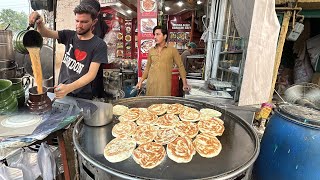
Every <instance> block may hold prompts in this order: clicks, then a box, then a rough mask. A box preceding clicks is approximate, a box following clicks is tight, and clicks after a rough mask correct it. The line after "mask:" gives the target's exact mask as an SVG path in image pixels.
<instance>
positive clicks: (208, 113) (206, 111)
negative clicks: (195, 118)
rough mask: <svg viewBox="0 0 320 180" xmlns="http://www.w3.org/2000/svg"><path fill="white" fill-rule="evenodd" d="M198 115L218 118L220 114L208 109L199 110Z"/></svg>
mask: <svg viewBox="0 0 320 180" xmlns="http://www.w3.org/2000/svg"><path fill="white" fill-rule="evenodd" d="M200 113H201V114H202V115H206V116H211V117H220V116H221V115H222V113H221V112H219V111H217V110H214V109H210V108H203V109H200Z"/></svg>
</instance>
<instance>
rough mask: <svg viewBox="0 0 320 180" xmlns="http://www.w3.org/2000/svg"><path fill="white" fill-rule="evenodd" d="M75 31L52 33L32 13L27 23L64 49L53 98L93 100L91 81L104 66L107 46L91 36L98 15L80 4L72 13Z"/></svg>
mask: <svg viewBox="0 0 320 180" xmlns="http://www.w3.org/2000/svg"><path fill="white" fill-rule="evenodd" d="M73 12H74V14H75V25H76V31H73V30H61V31H54V30H50V29H48V28H46V27H45V25H44V22H43V19H42V18H38V17H39V16H40V15H39V13H38V12H32V13H31V14H30V16H29V23H30V24H36V25H37V30H38V31H39V33H40V34H41V35H42V36H43V37H48V38H53V39H57V40H58V42H59V43H61V44H64V45H65V52H64V57H63V60H62V64H61V69H60V74H59V80H58V85H57V86H56V87H55V89H54V92H55V95H56V98H63V97H65V96H66V95H68V96H73V97H78V98H84V99H92V98H93V93H92V91H93V89H92V81H93V80H94V79H95V77H96V75H97V72H98V70H99V67H100V64H102V63H107V62H108V60H107V57H108V56H107V45H106V44H105V42H104V41H103V40H102V39H100V38H99V37H98V36H95V35H94V34H93V33H92V30H93V26H94V25H95V23H96V22H97V14H98V12H97V11H96V10H95V9H94V8H93V7H92V6H90V5H87V4H80V5H78V6H76V7H75V9H74V11H73Z"/></svg>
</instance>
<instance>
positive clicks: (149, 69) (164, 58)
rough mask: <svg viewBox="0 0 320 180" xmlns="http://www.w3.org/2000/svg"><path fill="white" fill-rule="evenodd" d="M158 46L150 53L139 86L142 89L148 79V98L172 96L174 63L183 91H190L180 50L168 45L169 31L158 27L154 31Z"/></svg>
mask: <svg viewBox="0 0 320 180" xmlns="http://www.w3.org/2000/svg"><path fill="white" fill-rule="evenodd" d="M153 35H154V39H155V41H156V46H155V47H153V48H151V49H150V50H149V53H148V62H147V66H146V69H145V70H144V73H143V75H142V77H141V79H140V81H139V82H138V84H137V86H136V87H137V88H138V89H140V88H141V85H142V82H143V81H144V80H145V79H147V93H146V95H147V96H171V78H172V68H173V63H175V64H176V65H177V66H178V68H179V73H180V77H181V79H182V83H183V90H184V91H188V90H189V89H190V87H189V86H188V83H187V79H186V71H185V68H184V66H183V63H182V61H181V56H180V54H179V52H178V50H177V49H176V48H174V47H170V46H168V45H167V43H166V41H167V38H168V32H167V29H165V28H163V27H161V26H156V27H154V29H153Z"/></svg>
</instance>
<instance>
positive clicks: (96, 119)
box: [81, 100, 113, 126]
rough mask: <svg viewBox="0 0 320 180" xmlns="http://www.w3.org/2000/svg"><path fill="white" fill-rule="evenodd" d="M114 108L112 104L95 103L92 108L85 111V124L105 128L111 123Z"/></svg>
mask: <svg viewBox="0 0 320 180" xmlns="http://www.w3.org/2000/svg"><path fill="white" fill-rule="evenodd" d="M81 101H82V100H81ZM94 106H96V107H94ZM112 108H113V106H112V104H108V103H102V102H95V104H91V105H90V107H89V106H87V108H84V109H83V117H84V123H85V124H86V125H88V126H104V125H107V124H109V123H111V122H112V115H113V111H112Z"/></svg>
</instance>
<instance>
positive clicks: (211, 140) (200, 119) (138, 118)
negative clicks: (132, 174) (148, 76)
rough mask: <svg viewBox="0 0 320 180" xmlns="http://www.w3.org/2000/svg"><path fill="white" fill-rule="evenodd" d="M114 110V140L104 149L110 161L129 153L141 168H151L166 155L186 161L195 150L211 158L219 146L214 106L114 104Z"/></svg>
mask: <svg viewBox="0 0 320 180" xmlns="http://www.w3.org/2000/svg"><path fill="white" fill-rule="evenodd" d="M113 112H114V115H117V116H119V118H118V119H119V121H120V122H119V123H117V124H116V125H115V126H114V127H113V129H112V135H113V136H114V137H115V139H113V140H111V141H110V142H109V143H108V144H107V145H106V147H105V149H104V156H105V158H106V159H107V160H108V161H110V162H113V163H114V162H120V161H123V160H125V159H127V158H129V157H130V156H132V157H133V159H134V160H135V162H136V163H138V164H139V165H140V166H141V167H143V168H146V169H151V168H154V167H156V166H157V165H159V164H160V163H161V162H162V161H163V160H164V159H165V156H166V154H168V157H169V158H170V159H171V160H173V161H175V162H177V163H188V162H190V161H191V160H192V158H193V156H194V155H195V154H196V152H198V153H199V155H200V156H202V157H205V158H212V157H215V156H217V155H218V154H219V153H220V151H221V149H222V145H221V143H220V141H219V139H218V138H217V137H216V136H221V135H222V134H223V132H224V122H223V120H221V119H220V118H219V117H220V116H221V115H222V114H221V112H219V111H216V110H214V109H208V108H204V109H201V110H200V111H199V110H197V109H194V108H191V107H187V106H184V105H182V104H178V103H176V104H153V105H151V106H149V107H148V108H130V109H129V108H128V107H126V106H123V105H116V106H114V107H113ZM137 145H138V147H136V146H137ZM165 147H166V148H165Z"/></svg>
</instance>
